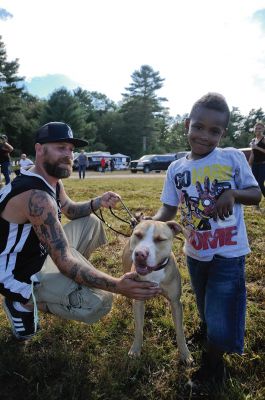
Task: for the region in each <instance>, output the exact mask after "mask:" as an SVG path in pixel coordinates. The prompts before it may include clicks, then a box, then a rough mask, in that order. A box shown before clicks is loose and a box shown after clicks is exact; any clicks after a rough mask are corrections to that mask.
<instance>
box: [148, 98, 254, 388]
mask: <svg viewBox="0 0 265 400" xmlns="http://www.w3.org/2000/svg"><path fill="white" fill-rule="evenodd" d="M229 118H230V112H229V108H228V105H227V103H226V101H225V99H224V97H223V96H221V95H220V94H218V93H208V94H207V95H205V96H203V97H202V98H201V99H199V100H198V101H197V102H196V103H195V104H194V106H193V107H192V110H191V112H190V115H189V118H188V119H187V120H186V129H187V134H188V140H189V144H190V147H191V152H190V153H189V154H188V156H187V157H185V158H184V157H183V158H181V159H179V160H177V161H174V162H173V163H172V164H171V165H170V167H169V168H168V171H167V176H166V179H165V183H164V188H163V192H162V195H161V201H162V202H163V206H162V207H161V208H160V209H159V210H158V212H157V214H156V215H155V216H154V217H153V219H155V220H161V221H167V220H170V219H172V218H174V217H175V215H176V212H177V208H178V207H179V209H180V213H181V223H182V225H183V226H184V232H185V237H186V240H185V246H184V252H185V254H186V257H187V264H188V268H189V273H190V278H191V283H192V287H193V290H194V292H195V296H196V302H197V307H198V311H199V315H200V318H201V321H202V324H203V325H204V326H205V328H206V335H207V343H206V349H205V351H203V353H202V362H201V367H200V368H199V369H198V370H197V371H195V373H194V374H193V376H192V381H193V382H197V383H206V382H214V383H222V382H223V381H224V378H225V368H224V363H223V354H224V353H232V352H235V353H238V354H242V352H243V345H244V331H245V313H246V288H245V277H244V271H245V255H246V254H248V253H249V252H250V248H249V244H248V239H247V233H246V227H245V223H244V217H243V209H242V205H241V204H245V205H255V204H258V203H259V201H260V198H261V193H260V190H259V188H258V184H257V182H256V180H255V178H254V176H253V175H252V172H251V169H250V167H249V165H248V163H247V161H246V158H245V156H244V154H243V153H242V152H241V151H239V150H236V149H234V148H226V149H221V148H218V147H217V146H218V145H219V142H220V139H221V138H222V136H224V135H225V132H226V129H227V126H228V122H229Z"/></svg>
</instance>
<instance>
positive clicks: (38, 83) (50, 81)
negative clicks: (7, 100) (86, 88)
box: [24, 74, 81, 98]
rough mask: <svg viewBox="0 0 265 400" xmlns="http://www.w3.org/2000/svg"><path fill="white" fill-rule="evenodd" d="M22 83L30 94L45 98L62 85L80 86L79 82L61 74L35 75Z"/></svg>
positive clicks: (65, 86)
mask: <svg viewBox="0 0 265 400" xmlns="http://www.w3.org/2000/svg"><path fill="white" fill-rule="evenodd" d="M24 85H25V88H26V89H27V90H28V92H29V93H30V94H32V95H34V96H38V97H40V98H47V97H48V96H49V95H50V94H51V93H52V92H54V90H56V89H60V88H62V87H64V88H66V89H67V90H73V89H76V88H77V87H79V86H81V84H80V83H78V82H75V81H73V80H72V79H70V78H68V77H67V76H65V75H61V74H54V75H45V76H36V77H34V78H32V79H31V80H30V81H25V82H24Z"/></svg>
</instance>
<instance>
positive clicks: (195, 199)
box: [175, 165, 239, 250]
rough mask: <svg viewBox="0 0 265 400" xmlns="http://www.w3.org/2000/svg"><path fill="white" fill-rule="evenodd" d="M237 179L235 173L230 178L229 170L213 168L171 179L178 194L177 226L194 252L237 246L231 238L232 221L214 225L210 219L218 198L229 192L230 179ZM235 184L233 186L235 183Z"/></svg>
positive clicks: (220, 167)
mask: <svg viewBox="0 0 265 400" xmlns="http://www.w3.org/2000/svg"><path fill="white" fill-rule="evenodd" d="M213 170H214V172H215V173H214V174H213V173H212V171H213ZM216 172H218V173H216ZM217 177H218V178H217ZM238 177H239V171H238V170H237V171H235V172H234V175H233V174H232V169H231V167H225V166H218V167H217V166H216V165H215V166H210V167H204V168H203V169H201V170H199V171H198V170H195V169H193V170H192V171H190V170H186V171H183V172H182V173H177V174H176V175H175V185H176V188H177V189H178V190H179V191H180V192H179V193H180V211H181V224H182V225H183V226H184V227H185V228H186V232H187V235H188V237H187V239H188V241H189V243H190V244H191V245H192V247H193V248H194V249H196V250H200V249H204V250H206V249H209V248H212V249H213V248H217V247H222V246H224V245H235V244H236V243H237V242H236V241H235V240H234V238H233V237H234V236H235V235H236V234H237V228H236V226H235V224H234V223H233V221H234V217H233V216H232V217H231V218H229V219H227V221H221V220H219V221H218V222H217V223H216V222H215V223H214V224H213V221H214V219H213V218H214V217H216V202H217V200H218V198H219V197H220V195H221V194H222V193H223V192H224V191H225V190H228V189H231V178H232V180H234V181H237V180H238ZM235 184H236V186H237V182H235ZM194 189H195V190H194ZM219 222H220V223H219ZM222 224H223V225H222ZM231 225H232V226H231Z"/></svg>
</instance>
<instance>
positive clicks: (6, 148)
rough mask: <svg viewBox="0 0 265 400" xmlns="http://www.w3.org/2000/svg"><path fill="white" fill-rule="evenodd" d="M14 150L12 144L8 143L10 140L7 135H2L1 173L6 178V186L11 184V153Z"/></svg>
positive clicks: (0, 142)
mask: <svg viewBox="0 0 265 400" xmlns="http://www.w3.org/2000/svg"><path fill="white" fill-rule="evenodd" d="M13 150H14V148H13V147H12V146H11V144H9V143H8V138H7V136H6V135H0V166H1V172H2V174H3V175H4V177H5V183H6V185H7V184H8V183H9V182H10V174H11V171H10V165H11V157H10V153H12V151H13Z"/></svg>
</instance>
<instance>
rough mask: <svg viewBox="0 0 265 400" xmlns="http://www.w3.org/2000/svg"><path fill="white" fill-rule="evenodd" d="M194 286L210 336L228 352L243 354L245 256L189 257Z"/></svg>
mask: <svg viewBox="0 0 265 400" xmlns="http://www.w3.org/2000/svg"><path fill="white" fill-rule="evenodd" d="M187 264H188V268H189V273H190V278H191V284H192V288H193V290H194V293H195V296H196V301H197V307H198V311H199V314H200V317H201V320H202V321H203V322H205V323H206V326H207V340H208V341H209V343H211V344H212V345H214V346H216V347H218V348H219V349H220V350H223V351H224V352H227V353H238V354H242V353H243V349H244V336H245V317H246V285H245V256H241V257H235V258H224V257H221V256H218V255H215V256H214V258H213V259H212V260H211V261H198V260H195V259H194V258H191V257H189V256H188V257H187Z"/></svg>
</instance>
